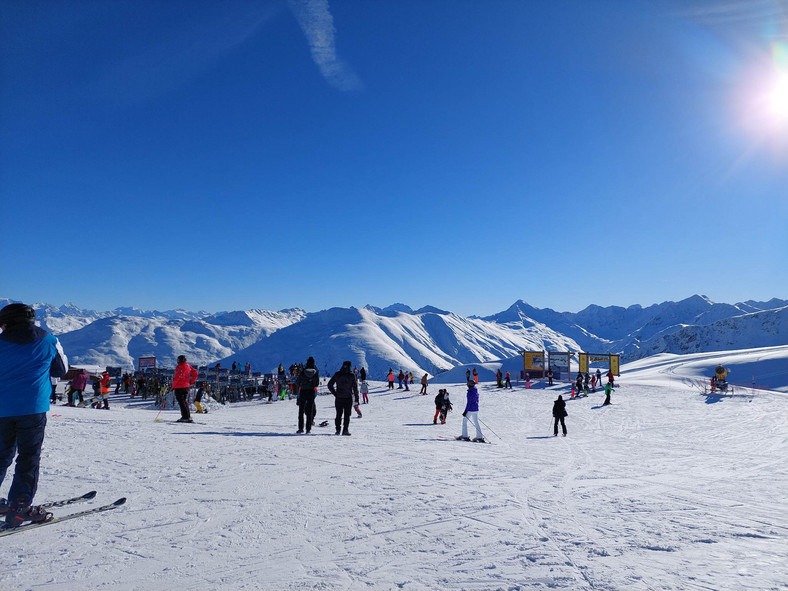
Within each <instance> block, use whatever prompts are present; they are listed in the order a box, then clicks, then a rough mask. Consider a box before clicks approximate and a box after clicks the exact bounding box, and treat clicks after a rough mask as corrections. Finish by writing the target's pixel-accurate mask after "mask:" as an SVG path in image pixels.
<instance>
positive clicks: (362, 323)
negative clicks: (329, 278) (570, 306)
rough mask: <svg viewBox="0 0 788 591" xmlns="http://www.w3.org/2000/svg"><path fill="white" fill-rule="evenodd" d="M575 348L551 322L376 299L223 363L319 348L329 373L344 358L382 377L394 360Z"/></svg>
mask: <svg viewBox="0 0 788 591" xmlns="http://www.w3.org/2000/svg"><path fill="white" fill-rule="evenodd" d="M545 348H547V349H556V348H560V349H562V350H564V349H566V348H572V349H575V350H577V348H578V345H577V343H575V342H574V341H572V340H571V339H569V338H567V337H564V336H563V335H560V334H558V333H556V332H554V331H552V330H551V329H549V328H548V327H546V326H544V325H541V324H538V323H530V325H529V326H527V327H526V326H523V325H522V324H517V323H514V324H512V325H507V324H499V323H496V322H489V321H486V320H481V319H469V318H464V317H462V316H458V315H457V314H453V313H449V312H442V313H437V312H423V313H408V312H396V311H392V310H389V311H385V310H384V311H381V313H380V314H379V313H377V312H376V311H375V310H374V309H371V308H369V307H366V308H361V309H356V308H332V309H330V310H324V311H322V312H316V313H311V314H307V316H306V318H304V320H302V321H301V322H299V323H296V324H292V325H290V326H288V327H286V328H283V329H281V330H279V331H277V332H275V333H272V334H271V335H270V336H268V337H267V338H262V339H260V340H259V341H258V342H256V343H254V344H253V345H251V346H250V347H248V348H246V349H244V350H241V351H238V352H236V353H233V355H231V356H229V357H227V358H225V359H223V360H222V362H223V364H226V363H228V362H232V361H233V360H236V361H238V362H240V363H246V362H247V361H249V362H250V363H251V364H252V366H253V367H255V368H262V369H263V370H264V371H270V370H272V369H274V368H276V367H277V366H278V365H279V363H285V365H287V363H288V362H293V361H302V360H305V359H306V357H307V356H309V355H312V356H313V357H315V359H316V360H317V361H318V366H319V369H320V370H321V372H322V373H325V372H330V373H333V372H334V371H336V370H337V369H338V368H339V366H340V365H341V364H342V361H344V360H346V359H349V360H351V361H352V362H353V363H354V364H356V365H359V366H361V367H366V368H367V370H368V371H369V373H370V376H375V377H377V378H378V379H383V377H384V376H385V374H386V373H387V372H388V369H389V367H392V368H394V369H396V370H399V369H403V370H405V371H408V372H413V373H414V374H422V373H428V374H430V375H434V374H437V373H440V372H442V371H445V370H447V369H450V368H452V367H454V366H455V365H457V364H461V363H473V362H483V361H491V360H494V359H499V358H502V357H511V356H513V355H516V354H517V353H518V351H520V350H523V349H536V350H543V349H545Z"/></svg>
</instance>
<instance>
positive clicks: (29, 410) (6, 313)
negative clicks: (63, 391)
mask: <svg viewBox="0 0 788 591" xmlns="http://www.w3.org/2000/svg"><path fill="white" fill-rule="evenodd" d="M35 318H36V313H35V311H34V310H33V308H31V307H30V306H28V305H26V304H19V303H17V304H8V305H7V306H5V307H4V308H3V309H2V310H0V329H2V331H3V332H2V334H0V484H2V482H3V480H5V475H6V470H7V469H8V467H9V466H10V465H11V463H12V462H13V460H14V456H16V467H15V469H14V478H13V481H12V482H11V488H10V489H9V491H8V500H7V501H6V500H5V499H0V514H4V515H5V523H6V526H7V527H18V526H20V525H22V524H23V523H24V522H25V521H32V522H42V521H49V520H50V519H52V513H51V512H49V511H47V510H46V509H44V508H42V507H40V506H38V507H36V506H33V505H32V503H33V498H34V497H35V494H36V489H37V488H38V473H39V467H40V458H41V444H42V443H43V441H44V430H45V428H46V424H47V411H48V410H49V397H50V395H51V393H52V386H51V384H50V380H49V378H50V376H52V377H57V378H59V377H61V376H63V375H65V374H66V371H67V370H68V359H67V358H66V355H65V353H63V348H62V347H61V346H60V341H58V339H57V338H56V337H55V336H53V335H51V334H49V333H47V332H46V331H45V330H43V329H41V328H39V327H37V326H36V325H35Z"/></svg>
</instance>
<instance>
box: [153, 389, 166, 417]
mask: <svg viewBox="0 0 788 591" xmlns="http://www.w3.org/2000/svg"><path fill="white" fill-rule="evenodd" d="M165 404H167V397H166V396H165V397H164V402H162V403H161V408H160V409H159V412H158V413H157V414H156V418H155V419H153V422H154V423H155V422H157V421H158V420H159V415H160V414H161V411H163V410H164V405H165Z"/></svg>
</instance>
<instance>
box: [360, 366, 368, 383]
mask: <svg viewBox="0 0 788 591" xmlns="http://www.w3.org/2000/svg"><path fill="white" fill-rule="evenodd" d="M358 377H359V379H360V380H361V381H362V382H366V381H367V370H366V369H364V368H363V367H362V368H361V369H360V370H359V372H358Z"/></svg>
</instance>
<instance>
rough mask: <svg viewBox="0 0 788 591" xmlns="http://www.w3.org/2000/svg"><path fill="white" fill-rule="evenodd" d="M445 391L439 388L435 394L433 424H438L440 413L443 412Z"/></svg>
mask: <svg viewBox="0 0 788 591" xmlns="http://www.w3.org/2000/svg"><path fill="white" fill-rule="evenodd" d="M444 392H446V390H443V389H440V390H438V393H437V394H436V395H435V416H434V417H432V424H433V425H437V424H438V415H439V414H440V413H441V410H443V393H444Z"/></svg>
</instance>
